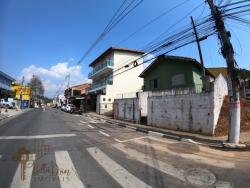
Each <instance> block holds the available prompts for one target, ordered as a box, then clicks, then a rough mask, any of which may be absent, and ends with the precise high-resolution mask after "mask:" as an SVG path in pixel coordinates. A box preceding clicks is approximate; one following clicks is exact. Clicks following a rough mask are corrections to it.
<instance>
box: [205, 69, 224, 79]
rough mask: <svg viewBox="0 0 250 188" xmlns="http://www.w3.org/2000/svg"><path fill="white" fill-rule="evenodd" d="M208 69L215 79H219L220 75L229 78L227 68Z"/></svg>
mask: <svg viewBox="0 0 250 188" xmlns="http://www.w3.org/2000/svg"><path fill="white" fill-rule="evenodd" d="M207 69H208V71H209V72H210V73H211V74H212V75H213V76H214V77H217V76H218V75H219V74H222V75H223V76H224V77H225V78H226V77H227V67H211V68H207Z"/></svg>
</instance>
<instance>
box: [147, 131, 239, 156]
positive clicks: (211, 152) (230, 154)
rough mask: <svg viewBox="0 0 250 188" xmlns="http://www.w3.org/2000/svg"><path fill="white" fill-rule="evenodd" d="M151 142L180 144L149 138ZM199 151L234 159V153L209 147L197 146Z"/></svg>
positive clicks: (168, 140)
mask: <svg viewBox="0 0 250 188" xmlns="http://www.w3.org/2000/svg"><path fill="white" fill-rule="evenodd" d="M149 138H150V139H151V140H156V141H159V142H164V143H167V144H169V143H180V142H177V141H174V140H170V139H166V138H156V137H152V136H150V137H149ZM199 148H200V151H201V152H204V153H208V154H212V155H217V156H225V157H235V154H234V153H230V152H228V151H220V150H216V149H211V148H209V147H204V146H199Z"/></svg>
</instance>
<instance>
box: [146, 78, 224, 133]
mask: <svg viewBox="0 0 250 188" xmlns="http://www.w3.org/2000/svg"><path fill="white" fill-rule="evenodd" d="M225 95H227V82H226V80H225V79H224V77H223V76H219V77H218V78H217V79H216V80H215V82H214V91H213V92H210V93H200V94H186V95H165V96H150V97H148V118H147V120H148V125H151V126H157V127H163V128H168V129H174V130H182V131H188V132H200V133H203V134H209V135H213V134H214V130H215V127H216V125H217V122H218V117H219V114H220V110H221V106H222V104H223V100H224V97H225Z"/></svg>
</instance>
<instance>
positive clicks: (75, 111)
mask: <svg viewBox="0 0 250 188" xmlns="http://www.w3.org/2000/svg"><path fill="white" fill-rule="evenodd" d="M70 113H71V114H82V110H81V109H80V108H77V107H75V108H72V110H71V111H70Z"/></svg>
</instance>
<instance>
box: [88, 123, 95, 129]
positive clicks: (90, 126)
mask: <svg viewBox="0 0 250 188" xmlns="http://www.w3.org/2000/svg"><path fill="white" fill-rule="evenodd" d="M87 126H88V127H89V128H91V129H94V128H95V127H93V126H92V125H90V124H88V125H87Z"/></svg>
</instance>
